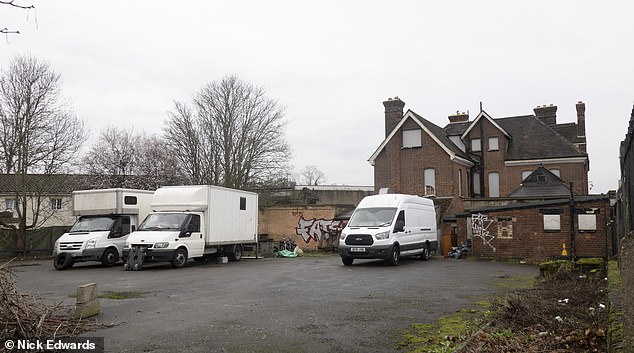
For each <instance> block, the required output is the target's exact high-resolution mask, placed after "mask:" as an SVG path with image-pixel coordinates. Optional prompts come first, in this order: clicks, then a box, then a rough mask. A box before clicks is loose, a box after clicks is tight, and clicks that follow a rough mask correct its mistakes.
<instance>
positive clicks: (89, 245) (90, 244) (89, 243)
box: [86, 239, 97, 249]
mask: <svg viewBox="0 0 634 353" xmlns="http://www.w3.org/2000/svg"><path fill="white" fill-rule="evenodd" d="M95 245H97V239H90V240H88V241H87V242H86V249H94V248H95Z"/></svg>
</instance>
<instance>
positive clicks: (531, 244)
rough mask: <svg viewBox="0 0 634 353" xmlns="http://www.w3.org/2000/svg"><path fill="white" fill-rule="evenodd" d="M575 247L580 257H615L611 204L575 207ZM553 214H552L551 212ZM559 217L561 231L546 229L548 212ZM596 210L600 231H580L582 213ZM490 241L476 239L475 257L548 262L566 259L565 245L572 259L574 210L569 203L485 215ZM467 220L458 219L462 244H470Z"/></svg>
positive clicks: (474, 241) (474, 245)
mask: <svg viewBox="0 0 634 353" xmlns="http://www.w3.org/2000/svg"><path fill="white" fill-rule="evenodd" d="M575 209H576V212H575V220H574V223H575V231H574V234H575V244H576V255H577V256H579V257H606V256H608V255H609V254H611V250H612V249H611V248H612V244H611V241H610V239H611V237H610V236H609V234H610V227H609V226H608V223H609V220H610V217H611V208H610V204H609V200H608V199H607V198H606V199H603V200H597V201H592V202H577V203H575ZM549 210H550V211H549ZM553 210H554V211H557V212H561V213H559V219H560V229H559V230H545V229H544V212H545V213H549V212H553ZM591 210H594V212H595V216H596V230H594V231H580V230H579V218H578V216H579V213H582V214H587V213H585V212H590V211H591ZM481 214H483V215H485V216H486V218H487V221H485V222H484V225H485V227H486V229H487V230H488V232H489V237H486V236H484V237H481V236H477V235H475V234H474V235H473V238H472V239H473V254H474V255H475V256H480V257H498V258H515V259H530V260H546V259H552V258H558V257H561V256H562V250H563V248H564V244H565V247H566V250H567V251H568V255H572V254H571V241H570V207H569V205H568V204H566V203H560V204H554V205H547V206H546V205H542V206H535V207H530V208H513V209H505V210H497V211H488V212H485V211H483V212H481ZM467 227H468V222H467V218H459V219H458V234H459V235H460V239H459V240H460V241H461V242H464V241H465V240H466V237H467V236H466V235H467V234H472V232H471V229H467Z"/></svg>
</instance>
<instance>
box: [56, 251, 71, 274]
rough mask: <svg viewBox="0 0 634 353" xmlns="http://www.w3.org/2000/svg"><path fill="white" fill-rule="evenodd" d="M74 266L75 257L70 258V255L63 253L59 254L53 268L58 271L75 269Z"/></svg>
mask: <svg viewBox="0 0 634 353" xmlns="http://www.w3.org/2000/svg"><path fill="white" fill-rule="evenodd" d="M73 265H74V261H73V257H72V256H70V254H69V253H65V252H63V253H61V254H58V255H57V256H56V257H55V260H53V266H55V269H56V270H60V271H61V270H65V269H67V268H70V267H73Z"/></svg>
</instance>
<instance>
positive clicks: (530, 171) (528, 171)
mask: <svg viewBox="0 0 634 353" xmlns="http://www.w3.org/2000/svg"><path fill="white" fill-rule="evenodd" d="M532 172H533V171H532V170H525V171H523V172H522V181H524V180H526V178H528V176H529V175H531V173H532Z"/></svg>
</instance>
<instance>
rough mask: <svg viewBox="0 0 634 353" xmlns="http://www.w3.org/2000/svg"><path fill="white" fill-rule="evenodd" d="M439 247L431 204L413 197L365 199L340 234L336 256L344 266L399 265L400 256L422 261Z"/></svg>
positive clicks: (426, 200)
mask: <svg viewBox="0 0 634 353" xmlns="http://www.w3.org/2000/svg"><path fill="white" fill-rule="evenodd" d="M437 246H438V235H437V231H436V211H435V208H434V202H433V201H432V200H430V199H426V198H423V197H419V196H414V195H402V194H382V195H372V196H366V197H365V198H364V199H363V200H361V202H360V203H359V205H358V206H357V208H356V209H355V210H354V213H353V214H352V217H350V221H349V222H348V224H347V225H346V227H345V228H344V229H343V231H342V232H341V238H340V240H339V255H340V256H341V261H342V262H343V264H344V265H346V266H350V265H352V263H353V261H354V259H385V260H387V261H388V262H389V263H390V264H391V265H398V263H399V261H400V258H401V256H414V255H415V256H420V258H421V259H422V260H423V261H426V260H427V259H428V257H429V253H430V251H432V250H436V248H437Z"/></svg>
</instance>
